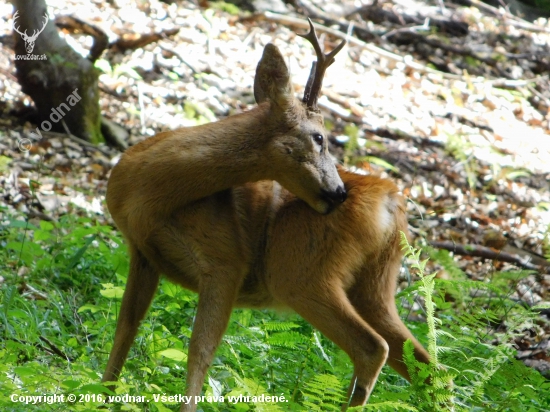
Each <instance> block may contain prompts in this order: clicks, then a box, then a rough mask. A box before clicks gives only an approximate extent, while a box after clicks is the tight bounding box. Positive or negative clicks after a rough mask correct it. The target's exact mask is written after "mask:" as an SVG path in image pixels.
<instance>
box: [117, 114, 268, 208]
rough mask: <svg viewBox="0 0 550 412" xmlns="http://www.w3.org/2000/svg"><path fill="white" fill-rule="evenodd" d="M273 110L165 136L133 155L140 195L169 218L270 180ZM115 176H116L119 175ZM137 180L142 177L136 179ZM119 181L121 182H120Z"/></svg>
mask: <svg viewBox="0 0 550 412" xmlns="http://www.w3.org/2000/svg"><path fill="white" fill-rule="evenodd" d="M269 112H270V110H269V104H262V105H260V106H258V107H256V108H254V109H252V110H251V111H249V112H246V113H243V114H239V115H235V116H231V117H228V118H226V119H224V120H221V121H218V122H215V123H209V124H206V125H202V126H198V127H192V128H186V129H180V130H176V131H174V132H167V133H161V134H159V135H157V136H155V137H153V138H151V139H148V140H146V141H144V142H142V143H141V144H140V145H143V146H141V147H140V145H137V146H135V149H134V150H132V149H130V150H129V151H128V152H127V153H128V154H127V156H128V158H127V160H128V161H129V162H131V166H130V167H131V169H133V172H134V173H128V170H126V172H125V171H124V168H125V167H124V166H123V165H122V163H124V161H121V168H120V169H121V170H120V172H121V174H125V175H126V176H133V177H132V178H130V180H129V181H128V182H127V183H128V184H130V185H131V186H133V185H132V183H131V180H134V181H139V182H140V185H139V187H136V186H133V187H134V195H136V196H137V197H138V198H140V199H141V200H143V201H145V202H147V203H154V205H155V206H154V208H155V209H156V210H157V211H160V212H161V213H163V214H170V213H171V212H173V211H174V210H176V209H179V208H181V207H184V206H185V205H186V204H189V203H191V202H194V201H196V200H199V199H202V198H205V197H207V196H210V195H212V194H214V193H216V192H220V191H222V190H226V189H229V188H231V187H234V186H237V185H241V184H244V183H246V182H255V181H259V180H264V179H268V178H269V175H268V170H267V167H268V164H269V161H268V160H267V159H266V155H265V154H264V153H263V152H264V151H265V147H266V143H267V141H268V139H269V138H270V134H271V133H272V132H269V131H267V130H266V125H267V124H269V123H272V122H268V120H269V119H268V116H269ZM114 174H115V172H114V171H113V175H114ZM136 175H137V176H136ZM115 180H116V179H115Z"/></svg>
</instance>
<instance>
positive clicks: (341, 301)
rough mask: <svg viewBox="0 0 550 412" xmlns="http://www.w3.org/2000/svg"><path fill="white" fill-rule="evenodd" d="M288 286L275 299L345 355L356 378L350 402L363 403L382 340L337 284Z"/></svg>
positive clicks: (383, 354) (382, 356) (380, 359)
mask: <svg viewBox="0 0 550 412" xmlns="http://www.w3.org/2000/svg"><path fill="white" fill-rule="evenodd" d="M292 286H293V290H292V291H291V290H285V291H283V290H280V291H279V293H280V294H279V293H278V294H277V295H278V296H277V298H278V299H279V300H281V301H283V302H284V303H285V304H287V305H288V306H290V307H291V308H292V309H294V310H295V311H296V312H297V313H298V314H299V315H301V316H302V317H303V318H304V319H305V320H307V321H308V322H309V323H311V324H312V325H313V326H314V327H316V328H317V329H318V330H319V331H321V333H323V334H324V335H325V336H326V337H327V338H328V339H330V340H332V341H333V342H334V343H335V344H336V345H338V346H339V347H340V348H341V349H342V350H344V351H345V352H346V353H347V354H348V356H349V357H350V358H351V360H352V362H353V364H354V373H355V376H356V378H357V379H356V382H355V385H354V386H355V390H354V392H353V395H352V398H351V400H350V405H351V406H357V405H364V404H365V402H366V401H367V400H368V398H369V396H370V394H371V392H372V390H373V388H374V384H375V383H376V379H377V378H378V374H379V373H380V370H381V369H382V366H383V365H384V363H385V362H386V358H387V356H388V346H387V344H386V342H385V341H384V339H383V338H382V337H381V336H380V335H379V334H378V333H377V332H376V331H375V330H374V329H373V328H372V327H370V326H369V325H368V324H367V323H366V322H365V321H364V320H363V319H362V318H361V316H359V314H358V313H357V312H356V311H355V309H354V308H353V306H352V304H351V303H350V301H349V300H348V298H347V296H346V294H345V292H344V290H343V289H342V288H341V287H340V286H333V287H330V286H328V285H325V287H323V288H315V287H312V285H311V284H308V285H296V284H295V283H294V284H293V285H292ZM296 291H299V292H296ZM345 407H346V405H345V406H344V407H343V408H344V409H345Z"/></svg>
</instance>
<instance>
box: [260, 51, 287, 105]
mask: <svg viewBox="0 0 550 412" xmlns="http://www.w3.org/2000/svg"><path fill="white" fill-rule="evenodd" d="M293 97H294V96H293V93H292V85H291V83H290V73H289V72H288V68H287V67H286V64H285V61H284V59H283V56H282V55H281V52H280V51H279V49H278V48H277V47H276V46H274V45H273V44H271V43H269V44H268V45H267V46H265V48H264V53H263V55H262V58H261V59H260V62H259V63H258V67H257V68H256V77H255V78H254V98H255V99H256V103H262V102H263V101H265V100H266V99H269V100H271V101H272V102H274V103H276V104H277V105H278V106H280V107H286V106H288V105H289V104H290V103H291V102H292V99H293Z"/></svg>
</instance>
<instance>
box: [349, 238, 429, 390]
mask: <svg viewBox="0 0 550 412" xmlns="http://www.w3.org/2000/svg"><path fill="white" fill-rule="evenodd" d="M392 248H393V249H392ZM380 262H381V263H380ZM367 265H368V263H367ZM400 267H401V253H400V252H399V246H398V245H397V243H396V244H395V246H393V245H390V248H389V254H388V256H385V257H384V259H381V260H380V261H379V263H376V264H374V265H371V266H366V267H365V268H364V269H363V272H362V273H361V275H360V276H359V278H358V282H357V284H356V285H354V286H353V287H352V288H351V289H350V291H349V292H348V296H349V299H350V301H351V303H352V304H353V306H354V307H355V309H356V310H357V312H358V313H359V314H360V315H361V317H362V318H363V319H364V320H365V322H367V323H368V324H369V325H370V326H372V327H373V328H374V330H376V332H377V333H378V334H380V335H381V336H382V337H383V338H384V340H385V341H386V342H387V343H388V346H389V349H390V353H389V357H388V364H389V365H390V366H391V367H392V368H393V369H394V370H395V371H396V372H398V373H399V374H400V375H401V376H403V377H404V378H405V379H407V380H408V381H410V377H409V373H408V371H407V368H406V366H405V363H404V362H403V344H404V343H405V341H406V340H408V339H409V340H411V341H412V343H413V344H414V352H415V357H416V359H417V360H418V361H420V362H424V363H428V362H429V355H428V353H427V351H426V350H425V349H424V347H422V345H421V344H420V343H419V342H418V341H417V340H416V339H415V337H414V336H413V335H412V333H411V332H410V331H409V329H407V327H406V326H405V324H404V323H403V321H402V320H401V319H400V317H399V314H398V312H397V307H396V305H395V287H396V277H397V274H398V273H399V269H400Z"/></svg>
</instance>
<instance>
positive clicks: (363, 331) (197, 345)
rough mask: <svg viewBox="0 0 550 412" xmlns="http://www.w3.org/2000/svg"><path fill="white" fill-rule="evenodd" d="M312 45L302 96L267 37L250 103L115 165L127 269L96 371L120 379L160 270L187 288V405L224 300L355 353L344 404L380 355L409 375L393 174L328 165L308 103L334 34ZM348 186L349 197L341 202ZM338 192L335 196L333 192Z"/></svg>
mask: <svg viewBox="0 0 550 412" xmlns="http://www.w3.org/2000/svg"><path fill="white" fill-rule="evenodd" d="M303 37H305V38H307V39H308V40H309V41H310V42H311V43H312V44H313V46H314V48H315V51H316V54H317V62H316V64H315V63H314V65H313V67H312V71H311V74H310V78H309V80H308V84H307V86H306V91H305V93H304V99H303V101H302V102H300V101H298V100H296V99H295V98H294V96H293V92H292V87H291V84H290V80H289V73H288V69H287V67H286V65H285V63H284V61H283V58H282V56H281V54H280V53H279V51H278V49H277V48H276V47H275V46H273V45H271V44H268V45H267V46H266V47H265V49H264V52H263V56H262V58H261V60H260V62H259V64H258V67H257V70H256V77H255V83H254V95H255V98H256V100H257V102H258V104H259V105H258V106H257V107H256V108H254V109H252V110H250V111H248V112H246V113H243V114H239V115H235V116H231V117H228V118H227V119H224V120H221V121H219V122H216V123H211V124H207V125H203V126H198V127H192V128H187V129H180V130H176V131H173V132H164V133H159V134H157V135H156V136H155V137H152V138H150V139H147V140H145V141H143V142H142V143H140V144H138V145H136V146H134V147H132V148H130V149H128V150H127V151H126V153H125V154H124V155H123V156H122V158H121V159H120V162H119V163H118V164H117V165H116V166H115V167H114V169H113V171H112V174H111V177H110V180H109V184H108V190H107V204H108V207H109V210H110V212H111V215H112V217H113V219H114V221H115V222H116V224H117V226H118V228H119V229H120V230H121V232H122V233H123V234H124V236H125V238H126V240H127V243H128V246H129V250H130V272H129V275H128V281H127V285H126V290H125V292H124V297H123V299H122V305H121V308H120V314H119V319H118V324H117V328H116V332H115V341H114V344H113V348H112V351H111V354H110V357H109V361H108V364H107V368H106V370H105V373H104V375H103V381H104V382H109V381H114V380H116V379H117V378H118V376H119V374H120V372H121V369H122V367H123V364H124V361H125V359H126V356H127V354H128V351H129V349H130V346H131V345H132V342H133V340H134V338H135V336H136V333H137V330H138V326H139V323H140V321H141V320H142V319H143V317H144V316H145V313H146V311H147V309H148V307H149V305H150V303H151V300H152V299H153V295H154V294H155V291H156V289H157V285H158V282H159V276H160V274H164V275H166V276H167V278H168V279H169V280H171V281H173V282H175V283H178V284H180V285H182V286H183V287H185V288H187V289H190V290H193V291H196V292H198V295H199V300H198V308H197V313H196V317H195V322H194V325H193V332H192V336H191V340H190V344H189V352H188V370H187V387H186V392H185V394H186V396H191V397H192V398H191V399H192V400H193V401H192V402H191V403H190V404H184V405H182V408H181V410H182V411H195V410H196V408H197V406H196V404H195V401H194V400H195V396H199V395H200V392H201V390H202V386H203V382H204V379H205V376H206V372H207V369H208V367H209V365H210V363H211V361H212V359H213V357H214V354H215V351H216V348H217V347H218V345H219V343H220V341H221V338H222V336H223V334H224V332H225V329H226V327H227V324H228V321H229V317H230V314H231V310H232V308H233V307H235V306H246V307H256V308H260V307H268V306H271V307H288V308H291V309H293V310H295V311H296V312H297V313H298V314H300V315H301V316H303V317H304V318H305V319H306V320H307V321H309V322H310V323H311V324H312V325H314V326H315V327H316V328H318V329H319V330H320V331H321V332H322V333H323V334H324V335H325V336H327V337H328V338H329V339H331V340H332V341H334V342H335V343H336V344H337V345H338V346H340V347H341V348H342V349H343V350H344V351H345V352H346V353H347V354H348V355H349V356H350V358H351V360H352V361H353V364H354V365H355V370H354V373H355V379H354V381H353V382H352V384H351V385H350V396H351V401H350V404H351V405H361V404H364V403H365V402H366V401H367V399H368V397H369V395H370V393H371V391H372V388H373V386H374V383H375V382H376V379H377V377H378V374H379V372H380V369H381V368H382V366H383V365H384V363H385V362H386V359H387V358H388V353H389V363H390V365H391V366H392V367H393V368H394V369H396V370H397V371H398V372H399V373H400V374H401V375H403V376H404V377H406V378H408V374H407V370H406V368H405V365H404V364H403V363H402V347H403V343H404V341H405V340H406V339H411V340H412V341H413V342H414V345H415V348H416V349H415V350H416V354H417V357H418V359H419V360H421V361H424V362H427V361H428V355H427V353H426V351H425V350H424V349H423V348H422V346H421V345H420V344H419V343H418V342H417V341H416V340H415V339H414V338H413V337H412V335H411V333H410V332H409V331H408V329H407V328H406V327H405V326H404V324H403V323H402V322H401V320H400V319H399V317H398V314H397V310H396V306H395V302H394V287H395V280H396V279H395V278H396V275H397V273H398V271H399V267H400V259H401V251H400V247H399V231H400V230H402V231H406V230H407V221H406V216H405V210H404V206H403V201H402V199H401V198H400V197H399V195H398V194H397V188H396V187H395V185H394V184H393V183H391V182H390V181H387V180H383V179H379V178H376V177H369V176H359V175H355V174H352V173H349V172H346V171H344V170H343V169H338V170H337V168H336V167H335V166H334V164H333V162H332V161H331V159H330V157H329V154H328V151H327V139H326V132H325V130H324V128H323V118H322V116H321V114H320V111H319V109H318V107H317V97H318V94H319V91H320V89H321V83H322V77H323V74H324V71H325V69H326V68H327V67H328V66H329V65H330V64H331V63H332V62H333V61H334V56H335V54H336V53H337V52H338V51H339V50H340V49H341V48H342V46H343V44H344V42H342V43H341V44H340V45H339V46H338V47H337V48H336V49H334V50H333V51H332V52H331V53H329V54H327V55H325V54H323V52H322V50H321V47H320V45H319V42H318V39H317V37H316V35H315V30H314V28H313V24H312V23H311V22H310V32H309V33H308V34H307V35H304V36H303ZM346 196H347V200H346ZM340 203H341V204H340Z"/></svg>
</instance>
